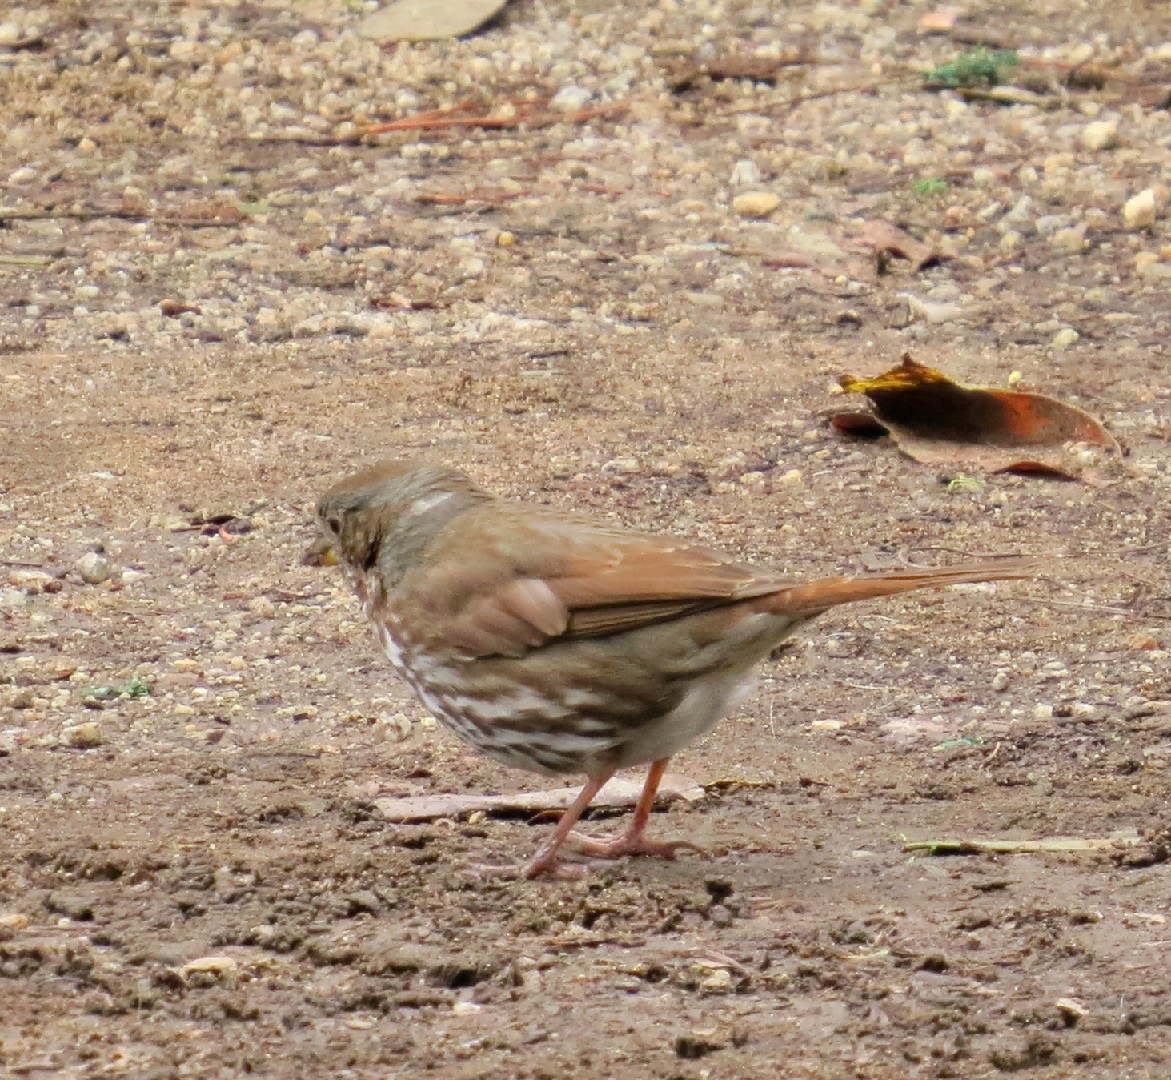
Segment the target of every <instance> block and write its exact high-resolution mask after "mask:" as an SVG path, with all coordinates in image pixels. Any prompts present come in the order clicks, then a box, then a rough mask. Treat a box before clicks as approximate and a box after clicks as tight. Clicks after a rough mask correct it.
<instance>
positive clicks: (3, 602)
mask: <svg viewBox="0 0 1171 1080" xmlns="http://www.w3.org/2000/svg"><path fill="white" fill-rule="evenodd" d="M26 607H28V595H27V594H26V593H25V591H24V590H23V589H0V611H20V610H22V609H23V608H26Z"/></svg>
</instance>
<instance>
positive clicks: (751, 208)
mask: <svg viewBox="0 0 1171 1080" xmlns="http://www.w3.org/2000/svg"><path fill="white" fill-rule="evenodd" d="M780 205H781V197H780V196H779V195H777V194H774V193H773V192H771V191H746V192H744V194H743V195H737V196H736V197H735V198H734V199H733V200H732V211H733V213H735V214H738V215H739V216H740V217H742V218H762V217H768V215H769V214H771V213H772V212H773V211H774V210H775V209H776V208H777V207H778V206H780Z"/></svg>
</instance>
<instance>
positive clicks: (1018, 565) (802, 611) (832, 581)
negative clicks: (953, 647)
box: [770, 559, 1041, 618]
mask: <svg viewBox="0 0 1171 1080" xmlns="http://www.w3.org/2000/svg"><path fill="white" fill-rule="evenodd" d="M1040 569H1041V567H1040V563H1039V562H1038V561H1037V560H1034V559H1001V560H999V561H996V562H980V563H960V564H959V565H958V566H946V567H940V568H939V569H931V570H897V571H894V572H893V573H889V574H868V575H865V576H862V577H831V578H822V579H821V580H820V581H810V582H808V583H807V584H805V585H796V586H794V587H793V588H791V589H783V590H782V591H780V592H778V593H774V594H773V595H772V596H771V597H770V600H771V601H772V604H770V607H772V608H773V610H775V611H777V612H778V613H780V612H783V613H785V614H787V615H797V616H803V617H806V618H812V617H813V616H814V615H820V614H821V613H822V612H823V611H828V610H829V609H830V608H831V607H837V605H838V604H852V603H854V602H855V601H857V600H872V599H874V598H875V597H878V596H894V595H895V594H896V593H903V592H911V591H912V590H914V589H941V588H943V587H944V586H947V585H964V584H971V583H973V582H978V581H1002V580H1011V579H1021V578H1032V577H1036V576H1037V574H1038V573H1039V572H1040ZM774 605H775V606H774Z"/></svg>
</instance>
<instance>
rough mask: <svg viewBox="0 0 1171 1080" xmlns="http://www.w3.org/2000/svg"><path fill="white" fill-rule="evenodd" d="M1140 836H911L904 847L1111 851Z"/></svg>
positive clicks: (945, 851) (939, 851)
mask: <svg viewBox="0 0 1171 1080" xmlns="http://www.w3.org/2000/svg"><path fill="white" fill-rule="evenodd" d="M1141 843H1143V839H1142V837H1140V836H1108V837H1090V838H1086V837H1081V836H1055V837H1051V838H1050V839H1047V840H995V839H993V840H911V841H908V842H907V843H904V844H903V850H904V851H925V852H927V854H929V855H981V854H993V855H1016V854H1030V853H1037V852H1057V853H1066V854H1068V853H1073V852H1079V851H1109V850H1110V849H1111V848H1115V847H1137V846H1138V845H1139V844H1141Z"/></svg>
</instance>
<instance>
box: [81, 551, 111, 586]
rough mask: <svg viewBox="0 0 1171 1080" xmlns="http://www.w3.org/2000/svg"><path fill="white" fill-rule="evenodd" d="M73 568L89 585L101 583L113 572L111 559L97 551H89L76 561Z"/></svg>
mask: <svg viewBox="0 0 1171 1080" xmlns="http://www.w3.org/2000/svg"><path fill="white" fill-rule="evenodd" d="M73 569H74V570H76V571H77V573H78V574H79V575H80V577H81V580H82V581H84V582H85V583H86V584H87V585H100V584H101V583H102V582H103V581H108V580H109V578H110V574H111V573H112V570H111V567H110V560H109V559H107V558H106V557H105V556H104V555H101V554H99V553H98V552H96V551H87V552H86V553H85V554H84V555H82V557H81V558H80V559H78V560H77V562H76V563H74V565H73Z"/></svg>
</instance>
